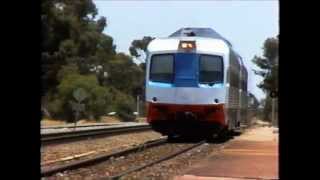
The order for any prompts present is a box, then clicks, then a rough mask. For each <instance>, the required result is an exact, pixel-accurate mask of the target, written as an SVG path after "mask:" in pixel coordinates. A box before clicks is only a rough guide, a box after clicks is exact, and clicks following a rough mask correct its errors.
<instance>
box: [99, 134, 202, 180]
mask: <svg viewBox="0 0 320 180" xmlns="http://www.w3.org/2000/svg"><path fill="white" fill-rule="evenodd" d="M205 142H206V141H205V140H203V141H200V142H198V143H196V144H194V145H192V146H189V147H186V148H184V149H182V150H179V151H178V152H174V153H171V154H169V155H167V156H164V157H161V158H159V159H157V160H154V161H151V162H148V163H146V164H144V165H141V166H138V167H133V168H130V169H128V170H126V171H123V172H120V173H118V174H116V175H113V176H111V177H102V178H100V179H99V180H117V179H120V178H121V177H123V176H125V175H128V174H130V173H133V172H136V171H140V170H142V169H145V168H147V167H150V166H153V165H155V164H158V163H161V162H162V161H166V160H169V159H172V158H174V157H176V156H178V155H180V154H183V153H185V152H187V151H189V150H191V149H194V148H196V147H198V146H200V145H202V144H204V143H205Z"/></svg>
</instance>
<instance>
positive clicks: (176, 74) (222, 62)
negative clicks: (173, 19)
mask: <svg viewBox="0 0 320 180" xmlns="http://www.w3.org/2000/svg"><path fill="white" fill-rule="evenodd" d="M147 50H148V51H147V52H148V53H147V61H146V62H147V63H146V67H147V69H146V72H147V73H146V102H147V107H148V114H147V121H148V123H149V124H150V125H151V126H152V127H153V129H154V130H156V131H158V132H160V133H162V134H164V135H169V136H173V135H195V134H199V135H200V134H203V135H211V134H213V133H219V132H221V131H222V130H226V129H228V130H233V129H236V128H238V127H239V126H240V123H241V122H244V121H245V114H246V113H245V112H246V104H247V70H246V68H245V66H244V64H243V62H242V59H241V57H240V56H239V55H238V54H237V53H236V52H235V51H234V49H233V48H232V45H231V44H230V43H229V41H227V40H226V39H225V38H223V37H222V36H221V35H219V34H218V33H216V32H215V31H214V30H212V29H210V28H182V29H180V30H178V31H177V32H175V33H173V34H172V35H171V36H169V37H168V38H157V39H155V40H153V41H151V42H150V44H149V45H148V49H147Z"/></svg>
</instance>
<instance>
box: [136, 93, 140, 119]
mask: <svg viewBox="0 0 320 180" xmlns="http://www.w3.org/2000/svg"><path fill="white" fill-rule="evenodd" d="M139 101H140V97H139V95H137V117H139Z"/></svg>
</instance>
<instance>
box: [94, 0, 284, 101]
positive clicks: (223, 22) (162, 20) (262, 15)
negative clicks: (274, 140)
mask: <svg viewBox="0 0 320 180" xmlns="http://www.w3.org/2000/svg"><path fill="white" fill-rule="evenodd" d="M94 2H95V4H96V6H97V8H98V12H99V14H98V17H100V16H105V17H106V18H107V23H108V26H107V28H106V29H105V30H104V33H106V34H108V35H110V36H112V37H113V38H114V43H115V44H116V46H117V51H118V52H125V53H127V54H129V50H128V48H129V46H130V44H131V42H132V41H133V40H134V39H141V38H142V37H143V36H153V37H166V36H168V35H170V34H171V33H173V32H175V31H176V30H178V29H179V28H181V27H210V28H213V29H214V30H216V31H217V32H218V33H219V34H221V35H222V36H224V37H225V38H226V39H228V40H229V41H230V42H231V43H232V44H233V47H234V48H235V50H236V51H237V52H238V53H239V54H240V55H241V56H242V57H243V58H244V63H245V64H246V66H247V68H248V71H249V87H248V88H249V91H250V92H252V93H253V94H255V95H256V96H257V98H258V99H261V98H262V97H264V94H263V92H262V91H261V90H260V89H259V88H258V87H256V85H257V84H259V82H260V81H261V79H262V78H260V77H259V76H257V75H255V74H254V73H253V71H252V69H257V67H256V66H255V65H253V63H252V62H251V60H252V58H253V57H254V55H261V54H262V45H263V42H264V40H265V39H266V38H268V37H274V36H276V35H278V33H279V15H278V14H279V12H278V11H279V5H278V1H275V0H274V1H272V0H269V1H261V0H260V1H244V0H242V1H240V0H239V1H190V0H189V1H143V0H141V1H106V0H94Z"/></svg>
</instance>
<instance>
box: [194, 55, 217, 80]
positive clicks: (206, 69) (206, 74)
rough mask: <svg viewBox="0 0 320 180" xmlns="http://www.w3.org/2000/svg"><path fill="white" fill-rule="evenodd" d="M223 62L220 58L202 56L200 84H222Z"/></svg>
mask: <svg viewBox="0 0 320 180" xmlns="http://www.w3.org/2000/svg"><path fill="white" fill-rule="evenodd" d="M222 82H223V61H222V57H220V56H213V55H201V56H200V62H199V83H222Z"/></svg>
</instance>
